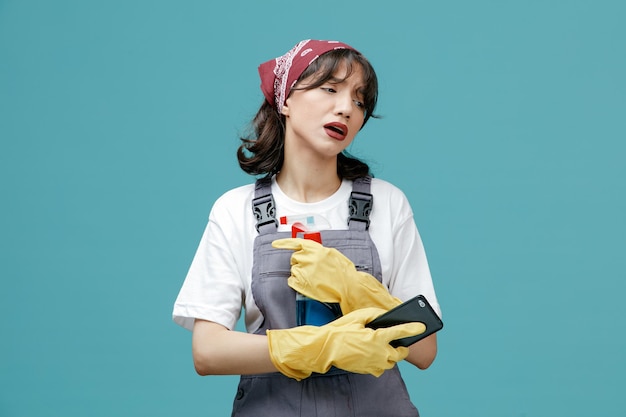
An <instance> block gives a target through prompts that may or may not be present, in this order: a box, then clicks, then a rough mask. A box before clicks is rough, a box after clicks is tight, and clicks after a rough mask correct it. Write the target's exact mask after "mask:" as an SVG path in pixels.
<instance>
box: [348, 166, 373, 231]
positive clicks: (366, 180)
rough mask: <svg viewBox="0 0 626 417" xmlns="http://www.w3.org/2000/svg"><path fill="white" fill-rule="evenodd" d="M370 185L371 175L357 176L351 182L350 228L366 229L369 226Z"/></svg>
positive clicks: (370, 207) (370, 208)
mask: <svg viewBox="0 0 626 417" xmlns="http://www.w3.org/2000/svg"><path fill="white" fill-rule="evenodd" d="M371 185H372V177H369V176H367V177H361V178H357V179H355V180H354V181H353V182H352V193H351V194H350V202H349V209H350V217H349V218H348V228H349V229H350V230H368V229H369V227H370V213H371V212H372V205H373V203H374V197H373V196H372V194H371V193H370V188H371Z"/></svg>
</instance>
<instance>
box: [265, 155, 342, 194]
mask: <svg viewBox="0 0 626 417" xmlns="http://www.w3.org/2000/svg"><path fill="white" fill-rule="evenodd" d="M290 161H291V163H287V159H285V162H284V164H283V167H282V169H281V170H280V172H279V173H278V174H277V175H276V182H277V183H278V185H279V186H280V189H281V190H282V191H283V192H284V193H285V194H286V195H287V196H289V198H292V199H294V200H296V201H300V202H303V203H315V202H317V201H321V200H324V199H326V198H328V197H330V196H331V195H333V194H334V193H335V192H336V191H337V190H338V189H339V187H340V186H341V179H340V178H339V175H337V161H336V160H334V161H333V162H332V163H331V164H326V166H320V165H314V166H311V165H308V164H304V163H299V162H297V161H293V160H290Z"/></svg>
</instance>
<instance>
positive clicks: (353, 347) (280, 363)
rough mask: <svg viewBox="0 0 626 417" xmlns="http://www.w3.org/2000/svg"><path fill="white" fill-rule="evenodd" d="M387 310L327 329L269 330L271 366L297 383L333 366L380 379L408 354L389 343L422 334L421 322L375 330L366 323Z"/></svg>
mask: <svg viewBox="0 0 626 417" xmlns="http://www.w3.org/2000/svg"><path fill="white" fill-rule="evenodd" d="M384 312H385V310H383V309H380V308H365V309H361V310H356V311H353V312H352V313H349V314H347V315H345V316H343V317H340V318H338V319H337V320H335V321H332V322H330V323H328V324H326V325H324V326H321V327H317V326H299V327H294V328H291V329H281V330H267V340H268V346H269V351H270V357H271V360H272V363H273V364H274V366H276V368H277V369H278V370H279V371H280V372H281V373H283V374H284V375H286V376H288V377H290V378H294V379H296V380H298V381H300V380H301V379H304V378H307V377H308V376H310V375H311V373H313V372H318V373H325V372H327V371H328V370H329V369H330V367H331V366H336V367H337V368H340V369H343V370H346V371H349V372H355V373H359V374H372V375H375V376H380V375H382V373H383V372H384V371H385V370H386V369H391V368H392V367H393V366H394V364H395V363H396V362H398V361H400V360H402V359H404V358H406V356H407V355H408V354H409V349H408V348H406V347H402V346H400V347H397V348H394V347H392V346H391V345H390V344H389V342H391V341H392V340H396V339H400V338H403V337H409V336H414V335H418V334H421V333H423V332H424V331H425V330H426V327H425V326H424V325H423V324H422V323H405V324H400V325H397V326H393V327H387V328H380V329H377V330H372V329H369V328H366V327H365V324H367V323H369V322H370V321H372V320H373V319H374V318H376V317H378V316H379V315H381V314H382V313H384Z"/></svg>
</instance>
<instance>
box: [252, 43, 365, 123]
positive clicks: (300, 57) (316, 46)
mask: <svg viewBox="0 0 626 417" xmlns="http://www.w3.org/2000/svg"><path fill="white" fill-rule="evenodd" d="M335 49H352V50H355V49H354V48H353V47H351V46H350V45H346V44H345V43H341V42H338V41H316V40H311V39H307V40H304V41H301V42H300V43H298V44H297V45H296V46H294V47H293V48H292V49H291V50H290V51H289V52H287V53H286V54H285V55H283V56H279V57H278V58H274V59H272V60H269V61H267V62H264V63H263V64H261V65H259V75H260V76H261V90H262V91H263V95H264V96H265V98H266V99H267V101H268V102H269V103H270V104H272V105H275V106H276V109H277V110H278V112H279V113H280V112H281V111H282V109H283V105H284V104H285V100H287V97H289V92H290V91H291V88H292V87H293V86H294V84H295V83H296V81H297V80H298V78H300V75H302V73H303V72H304V70H305V69H307V67H308V66H309V65H311V63H312V62H313V61H315V60H316V59H317V58H319V56H320V55H322V54H325V53H326V52H330V51H333V50H335Z"/></svg>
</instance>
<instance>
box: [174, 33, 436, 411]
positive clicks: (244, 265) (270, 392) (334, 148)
mask: <svg viewBox="0 0 626 417" xmlns="http://www.w3.org/2000/svg"><path fill="white" fill-rule="evenodd" d="M259 74H260V76H261V89H262V91H263V94H264V96H265V98H266V100H265V101H264V103H263V104H262V106H261V108H260V110H259V112H258V113H257V115H256V117H255V119H254V120H253V123H252V125H253V129H254V134H253V135H252V137H250V138H244V139H242V141H243V143H242V145H241V147H240V148H239V150H238V159H239V164H240V166H241V168H242V169H243V170H244V171H246V172H247V173H250V174H252V175H259V176H262V178H261V179H259V180H257V181H256V183H255V184H251V185H247V186H243V187H239V188H236V189H233V190H231V191H229V192H227V193H225V194H224V195H223V196H221V197H220V198H219V199H218V200H217V201H216V202H215V204H214V206H213V208H212V210H211V213H210V215H209V222H208V225H207V227H206V230H205V233H204V235H203V236H202V240H201V242H200V245H199V248H198V251H197V253H196V256H195V257H194V260H193V262H192V265H191V267H190V270H189V273H188V275H187V277H186V279H185V282H184V284H183V286H182V289H181V291H180V293H179V295H178V298H177V300H176V303H175V306H174V313H173V316H174V321H175V322H176V323H178V324H180V325H181V326H184V327H185V328H187V329H189V330H192V331H193V338H192V351H193V359H194V364H195V367H196V371H197V372H198V373H199V374H201V375H211V374H213V375H215V374H238V375H241V381H240V384H239V387H238V390H237V393H236V395H235V400H234V406H233V416H257V417H258V416H272V417H276V416H295V415H298V416H324V417H328V416H335V415H336V416H376V417H381V416H395V417H398V416H418V412H417V409H416V408H415V406H414V405H413V404H412V403H411V401H410V399H409V396H408V393H407V390H406V387H405V385H404V382H403V381H402V378H401V376H400V373H399V370H398V368H397V366H396V362H398V361H400V360H402V359H405V358H406V360H407V361H409V362H410V363H412V364H414V365H416V366H417V367H419V368H421V369H425V368H427V367H428V366H430V364H431V363H432V362H433V360H434V359H435V355H436V352H437V341H436V336H435V335H430V336H428V337H426V338H424V339H423V340H421V341H419V342H417V343H415V344H414V345H412V346H410V348H403V347H399V348H393V347H391V345H389V342H390V341H391V340H395V339H398V338H400V337H406V336H409V335H415V334H418V333H421V332H423V331H424V326H423V325H422V324H420V323H410V324H405V325H400V326H394V327H391V328H388V329H379V330H375V331H374V330H371V329H369V328H366V327H365V324H366V323H368V322H369V321H371V320H373V319H374V318H375V317H377V316H378V315H380V314H381V313H383V312H384V311H386V310H388V309H390V308H392V307H394V306H395V305H397V304H399V303H400V302H401V300H402V301H405V300H408V299H409V298H412V297H414V296H416V295H418V294H423V295H425V296H426V298H427V299H428V300H429V301H430V303H431V305H432V306H433V307H434V309H435V310H436V311H437V312H438V313H440V309H439V305H438V303H437V298H436V295H435V291H434V288H433V284H432V280H431V276H430V272H429V268H428V264H427V260H426V256H425V253H424V249H423V246H422V242H421V239H420V236H419V233H418V231H417V228H416V226H415V223H414V221H413V213H412V210H411V207H410V206H409V203H408V201H407V199H406V197H405V195H404V194H403V193H402V192H401V191H400V190H399V189H398V188H396V187H394V186H393V185H391V184H390V183H388V182H385V181H383V180H380V179H375V178H371V175H370V171H369V167H368V166H367V165H366V164H365V163H364V162H362V161H359V160H357V159H355V158H353V157H351V156H349V155H348V154H347V153H346V152H345V151H346V148H347V147H348V146H349V145H350V143H352V141H353V140H354V138H355V136H356V134H357V133H358V132H359V130H360V129H361V128H362V127H363V126H364V125H365V123H366V122H367V121H368V119H369V118H370V117H372V116H373V115H374V109H375V106H376V101H377V94H378V83H377V78H376V74H375V72H374V70H373V68H372V66H371V65H370V63H369V62H368V61H367V59H366V58H365V57H364V56H363V55H362V54H360V53H359V52H358V51H356V50H355V49H354V48H352V47H350V46H349V45H346V44H344V43H341V42H335V41H316V40H305V41H302V42H300V43H298V44H297V45H296V46H295V47H294V48H293V49H291V50H290V51H289V52H287V53H286V54H285V55H283V56H281V57H278V58H276V59H273V60H270V61H268V62H265V63H263V64H261V65H260V66H259ZM302 226H305V228H310V229H315V230H319V231H320V234H319V235H317V239H318V240H321V243H322V244H319V243H317V242H315V241H312V240H308V239H299V238H296V239H293V238H290V236H292V234H291V232H292V231H293V229H294V227H300V228H302ZM296 291H297V292H298V293H301V294H304V295H306V296H309V297H311V298H313V299H317V300H320V301H323V302H326V303H337V304H338V305H339V308H340V313H338V314H337V316H342V317H340V318H337V319H334V320H333V319H331V321H330V322H329V323H328V324H323V323H321V324H320V323H318V324H317V325H307V323H306V322H305V323H304V325H299V324H302V323H301V322H300V320H299V318H298V317H297V316H298V313H297V311H299V310H298V308H299V305H300V304H299V303H297V302H296V297H297V295H296V294H297V292H296ZM242 307H243V308H244V311H245V324H246V329H247V332H239V331H235V330H234V327H235V325H236V323H237V320H238V319H239V316H240V311H241V308H242ZM333 318H334V317H333Z"/></svg>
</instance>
